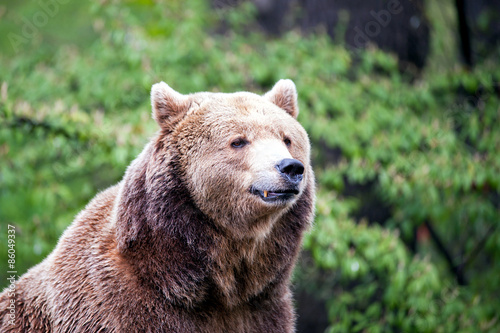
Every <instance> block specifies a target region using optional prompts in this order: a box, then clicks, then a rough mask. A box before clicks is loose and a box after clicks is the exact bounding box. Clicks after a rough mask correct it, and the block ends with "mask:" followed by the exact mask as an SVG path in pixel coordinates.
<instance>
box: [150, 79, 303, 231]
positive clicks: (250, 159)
mask: <svg viewBox="0 0 500 333" xmlns="http://www.w3.org/2000/svg"><path fill="white" fill-rule="evenodd" d="M152 105H153V116H154V118H155V119H156V121H157V122H158V124H159V125H160V127H161V128H162V130H163V134H162V135H163V136H169V137H170V138H169V142H168V149H171V148H172V147H175V148H176V150H177V154H178V155H177V158H178V161H179V169H180V174H181V175H182V177H183V182H184V183H185V184H186V186H187V188H188V190H189V192H190V194H191V196H192V198H193V200H194V202H195V204H196V205H197V207H198V208H199V209H200V210H201V211H202V212H203V213H204V214H205V215H207V216H208V217H209V218H211V219H212V220H214V221H216V222H217V223H218V224H219V225H220V226H221V227H223V228H224V229H225V230H227V231H228V232H230V233H231V234H232V235H233V236H235V237H237V238H263V237H265V236H266V235H267V234H268V233H269V231H270V230H271V229H272V225H273V224H274V222H275V221H276V220H277V219H278V218H279V217H280V216H282V215H283V214H284V213H286V212H287V211H288V210H289V209H290V208H291V207H292V206H293V205H294V204H295V203H296V201H297V200H298V198H300V196H301V194H302V192H303V190H304V187H305V184H306V183H307V182H308V178H309V177H312V176H311V170H309V169H310V166H309V165H310V162H309V140H308V137H307V134H306V132H305V131H304V129H303V128H302V126H300V124H299V123H298V122H297V121H296V117H297V115H298V107H297V94H296V90H295V85H294V84H293V82H292V81H290V80H281V81H279V82H278V83H277V84H276V85H275V87H274V88H273V89H272V90H271V91H270V92H269V93H267V94H266V95H265V96H263V97H262V96H258V95H255V94H252V93H248V92H239V93H233V94H222V93H198V94H194V95H188V96H184V95H181V94H179V93H177V92H175V91H174V90H172V89H171V88H170V87H169V86H168V85H166V84H165V83H159V84H156V85H155V86H153V89H152ZM221 120H222V121H221ZM166 149H167V148H166Z"/></svg>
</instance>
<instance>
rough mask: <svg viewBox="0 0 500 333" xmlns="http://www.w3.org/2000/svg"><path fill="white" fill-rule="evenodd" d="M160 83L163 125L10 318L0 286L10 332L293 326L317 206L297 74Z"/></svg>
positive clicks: (22, 283)
mask: <svg viewBox="0 0 500 333" xmlns="http://www.w3.org/2000/svg"><path fill="white" fill-rule="evenodd" d="M151 96H152V97H151V98H152V105H153V117H154V119H155V120H156V121H157V122H158V124H159V125H160V128H161V130H160V132H159V133H158V134H157V136H156V137H155V138H153V139H152V141H151V142H150V143H149V144H148V145H147V146H146V147H145V149H144V151H143V152H142V153H141V154H140V155H139V157H138V158H137V159H136V160H135V161H134V162H132V164H131V165H130V166H129V168H128V169H127V172H126V174H125V176H124V178H123V180H122V181H121V182H120V183H119V184H118V185H116V186H114V187H111V188H109V189H107V190H105V191H104V192H102V193H100V194H99V195H97V196H96V197H95V198H94V199H93V200H92V201H91V202H90V203H89V204H88V205H87V207H86V208H85V209H84V210H83V211H82V212H81V213H80V214H79V215H78V216H77V217H76V219H75V221H74V222H73V224H72V225H71V226H70V227H69V228H68V229H67V230H66V232H65V233H64V234H63V236H62V237H61V239H60V241H59V243H58V245H57V247H56V248H55V250H54V251H53V252H52V253H51V254H50V255H49V256H48V257H47V258H46V259H45V260H44V261H43V262H42V263H40V264H39V265H37V266H35V267H33V268H32V269H31V270H29V271H28V273H26V274H25V275H23V276H22V277H21V278H20V279H19V281H18V282H17V283H16V295H15V306H16V307H15V316H14V317H15V318H14V319H13V320H11V317H10V313H9V309H8V308H7V307H8V306H9V304H10V303H9V302H10V300H11V298H9V295H8V293H7V290H6V291H4V292H3V293H2V294H0V331H1V332H179V333H181V332H182V333H184V332H186V333H193V332H207V333H214V332H215V333H217V332H271V333H272V332H293V331H294V311H293V307H292V296H291V293H290V288H289V279H290V274H291V271H292V268H293V266H294V263H295V260H296V258H297V254H298V251H299V246H300V243H301V239H302V234H303V232H304V230H305V229H306V228H307V226H308V225H309V224H310V223H311V220H312V217H313V206H314V176H313V172H312V169H311V167H310V162H309V141H308V138H307V135H306V133H305V131H304V130H303V129H302V127H301V126H300V125H299V124H298V123H297V121H296V120H295V119H294V118H295V117H296V116H297V114H298V108H297V101H296V91H295V86H294V84H293V83H292V82H291V81H289V80H282V81H279V82H278V83H277V84H276V85H275V87H274V88H273V89H272V90H271V91H270V92H269V93H267V94H266V95H265V96H258V95H255V94H251V93H246V92H240V93H234V94H212V93H197V94H193V95H187V96H185V95H181V94H179V93H177V92H175V91H174V90H172V89H171V88H170V87H169V86H167V85H166V84H164V83H160V84H157V85H155V86H153V89H152V94H151ZM284 159H286V160H287V161H289V160H291V159H294V161H295V160H298V161H300V162H301V163H302V165H303V169H302V170H300V167H299V166H297V165H300V163H295V164H294V165H295V167H296V170H295V171H296V172H295V173H287V172H290V171H286V172H285V171H283V169H284V167H283V165H281V166H280V161H284ZM297 170H298V171H297ZM284 190H286V191H288V192H287V193H283V191H284Z"/></svg>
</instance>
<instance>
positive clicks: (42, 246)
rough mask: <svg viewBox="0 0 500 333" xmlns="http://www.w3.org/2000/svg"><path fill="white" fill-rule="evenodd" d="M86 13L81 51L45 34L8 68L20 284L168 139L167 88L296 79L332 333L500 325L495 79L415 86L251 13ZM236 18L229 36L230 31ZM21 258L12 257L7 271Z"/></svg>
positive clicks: (379, 55)
mask: <svg viewBox="0 0 500 333" xmlns="http://www.w3.org/2000/svg"><path fill="white" fill-rule="evenodd" d="M30 6H35V5H30V4H25V5H24V6H21V7H20V8H21V9H22V10H23V12H24V11H26V12H28V11H29V10H31V11H33V10H36V8H35V9H33V8H31V9H30ZM68 6H70V5H68ZM78 8H79V10H80V12H83V13H86V14H87V17H88V20H87V21H88V22H89V23H88V24H89V26H92V27H93V31H91V32H89V30H90V28H89V26H85V25H84V26H82V28H81V29H82V30H81V32H82V33H83V34H84V36H83V37H82V38H83V39H84V40H85V38H94V39H93V41H92V42H88V43H86V44H85V45H84V46H81V45H79V44H68V43H64V44H60V45H59V46H58V47H57V48H53V47H51V45H50V43H46V42H47V41H51V40H52V39H50V38H49V37H47V36H48V33H45V31H41V33H40V36H38V38H35V39H33V40H32V41H30V45H24V49H23V50H22V52H18V53H17V54H16V56H11V55H7V54H1V55H0V84H1V87H2V88H1V94H0V221H1V222H2V224H1V228H2V231H1V232H2V233H3V234H4V235H6V225H7V224H13V225H15V226H16V230H17V234H16V236H17V238H16V260H17V261H16V268H17V270H18V272H19V274H22V273H23V272H25V271H26V270H27V269H28V268H29V267H31V266H33V265H34V264H36V263H37V262H40V261H41V260H42V259H43V258H44V257H45V256H46V255H47V254H48V253H50V251H51V250H52V249H53V247H54V246H55V243H56V242H57V239H58V238H59V237H60V235H61V233H62V232H63V230H64V229H65V228H66V227H67V225H68V224H69V223H70V222H71V220H72V219H73V216H74V215H75V214H77V213H78V211H79V210H81V209H82V208H83V207H84V205H85V204H86V203H87V202H88V201H89V200H90V199H91V198H92V197H93V196H94V195H95V193H96V192H98V191H99V190H102V189H104V188H106V187H107V186H109V185H111V184H114V183H116V182H117V181H119V180H120V178H121V176H122V175H123V173H124V171H125V168H126V166H127V165H128V164H129V163H130V161H131V160H132V159H133V158H134V157H135V156H136V155H137V154H138V152H139V151H140V150H141V149H142V146H143V145H144V143H145V142H146V141H147V138H148V137H149V136H151V135H152V133H153V132H154V131H155V130H156V126H155V124H154V122H153V121H152V120H151V119H150V106H149V89H150V87H151V85H152V84H153V83H156V82H158V81H161V80H164V81H166V82H167V83H169V84H171V85H172V86H173V87H174V88H175V89H177V90H179V91H180V92H182V93H189V92H195V91H202V90H212V91H235V90H249V91H257V92H265V91H266V90H267V89H269V88H270V87H271V86H272V84H274V82H276V81H277V80H278V79H280V78H291V79H293V80H294V81H295V83H296V85H297V87H298V90H299V95H300V96H299V101H300V104H301V105H300V106H301V113H300V115H299V120H300V121H301V123H302V124H303V125H304V126H305V127H306V129H307V131H308V133H309V135H310V137H311V140H312V143H313V156H314V161H315V169H316V174H317V178H318V187H319V193H318V207H317V219H316V223H315V226H314V228H313V229H312V230H311V232H310V233H309V234H308V235H307V236H306V239H305V242H304V247H305V249H306V257H307V256H308V257H309V259H310V260H304V261H303V263H302V264H301V265H300V269H299V270H298V271H297V274H296V275H297V277H296V281H297V283H298V285H299V287H298V288H307V289H310V290H311V291H312V292H314V293H315V294H316V295H317V296H318V297H320V298H322V299H324V300H325V301H326V304H327V309H328V313H329V318H330V322H331V327H330V328H329V331H330V332H443V333H446V332H476V331H481V332H497V331H498V330H499V329H500V318H499V317H498V314H497V311H496V310H497V309H498V308H499V307H500V301H499V300H498V299H497V297H495V296H496V295H498V292H499V290H500V286H499V279H498V276H499V274H500V260H499V259H500V258H499V256H500V230H499V229H498V228H497V224H498V221H500V213H499V206H498V205H499V203H498V202H499V194H500V188H499V187H500V157H499V156H500V155H499V154H498V151H499V150H500V131H499V130H498V123H499V120H500V119H499V117H500V109H499V105H500V98H499V94H498V81H499V78H500V69H499V68H498V66H495V65H494V64H493V65H491V63H486V64H485V65H483V66H482V67H479V68H477V69H475V70H474V71H472V72H465V71H462V70H460V69H457V68H456V67H451V66H446V68H445V69H443V70H441V71H438V70H433V71H429V72H427V73H425V75H424V76H423V77H421V78H417V79H416V80H414V81H413V82H410V80H409V79H408V78H407V77H405V75H404V74H401V73H399V71H398V64H397V61H396V59H394V58H393V57H392V56H391V55H388V54H385V53H383V52H381V51H378V50H373V49H370V50H366V51H362V52H361V51H359V52H356V53H351V52H348V51H347V50H346V49H345V48H344V47H343V46H342V45H332V43H331V41H330V40H329V39H328V38H327V37H326V36H323V35H310V36H307V37H305V36H302V35H300V34H298V33H297V32H290V33H288V34H286V35H285V36H283V37H282V38H280V39H279V40H278V39H268V38H266V37H264V36H262V35H261V34H259V33H256V32H254V31H255V29H250V28H252V27H253V26H252V25H253V23H252V22H253V17H254V15H255V8H253V7H252V6H251V5H249V4H244V5H241V6H238V7H237V8H232V7H231V8H229V9H224V10H215V9H211V8H209V7H208V5H207V3H206V2H204V1H201V0H188V1H169V2H168V3H165V2H162V1H143V0H134V1H132V0H130V1H124V2H122V3H115V4H106V5H100V4H98V3H94V4H86V5H82V4H79V5H78ZM21 9H19V10H21ZM68 11H69V10H68ZM61 15H62V14H61ZM56 19H58V17H55V18H54V20H56ZM221 19H223V20H224V22H225V24H227V25H228V26H230V27H231V29H230V30H229V31H228V32H226V33H224V34H222V35H220V34H216V33H215V31H217V30H218V28H217V24H218V23H217V22H219V21H220V20H221ZM10 23H11V24H10V25H9V22H7V23H2V24H4V25H1V24H0V31H2V30H1V29H2V27H3V29H4V30H5V29H11V27H12V22H10ZM89 36H90V37H89ZM92 36H94V37H92ZM438 44H439V43H438ZM435 67H437V66H433V67H432V68H435ZM352 184H361V185H368V184H371V185H370V186H371V187H370V193H368V194H367V195H370V196H373V197H376V198H378V199H379V200H382V202H383V203H384V205H386V206H387V207H389V208H388V209H389V210H390V219H389V220H388V221H386V222H385V224H384V225H380V224H376V223H374V222H373V221H370V222H368V221H367V219H366V218H365V217H364V216H363V215H362V214H361V213H360V212H362V210H360V208H361V207H362V206H363V205H364V204H365V201H364V199H365V197H364V196H363V197H360V196H352V195H349V191H348V189H349V187H350V186H352ZM360 214H361V216H360ZM355 217H356V218H357V219H355ZM378 222H382V221H378ZM422 225H429V226H432V227H433V228H434V229H435V230H434V231H435V232H436V234H438V235H440V237H441V241H442V242H443V243H444V244H445V245H446V247H447V250H448V251H449V252H450V253H451V257H452V260H453V262H452V263H451V264H452V265H454V266H455V267H460V268H461V269H462V271H463V272H465V273H464V278H465V279H466V280H467V285H466V286H459V285H457V283H456V281H455V280H456V279H455V278H456V277H455V276H454V274H453V271H452V270H450V268H449V267H448V266H449V265H450V263H448V262H447V261H446V260H444V259H443V258H444V257H443V255H442V253H441V252H440V251H439V249H438V248H436V247H434V246H433V245H432V244H433V243H432V241H429V240H425V239H423V240H422V239H420V240H418V239H417V241H418V242H417V243H418V246H416V249H415V251H416V252H415V253H414V252H412V251H411V250H409V247H408V246H407V245H406V244H409V243H411V241H412V239H413V238H414V235H415V230H417V229H419V228H422ZM419 230H420V229H419ZM413 240H415V239H413ZM6 248H7V245H6V239H5V237H2V238H0V249H6ZM6 255H7V251H6V250H5V251H4V250H0V262H2V263H4V262H7V256H6ZM2 267H3V266H2ZM5 274H6V272H5V271H2V272H0V278H1V281H4V282H3V283H4V285H5V284H6V282H5V281H6V280H5Z"/></svg>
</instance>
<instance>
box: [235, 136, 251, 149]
mask: <svg viewBox="0 0 500 333" xmlns="http://www.w3.org/2000/svg"><path fill="white" fill-rule="evenodd" d="M247 144H248V141H246V140H245V139H242V138H239V139H236V140H234V141H233V142H231V147H233V148H243V147H244V146H246V145H247Z"/></svg>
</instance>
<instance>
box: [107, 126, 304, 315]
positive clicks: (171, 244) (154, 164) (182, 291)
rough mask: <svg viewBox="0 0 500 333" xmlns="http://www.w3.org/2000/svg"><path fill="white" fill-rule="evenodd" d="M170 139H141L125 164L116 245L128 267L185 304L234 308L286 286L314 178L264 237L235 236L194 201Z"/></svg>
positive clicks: (173, 300) (169, 298) (175, 302)
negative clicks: (132, 157)
mask: <svg viewBox="0 0 500 333" xmlns="http://www.w3.org/2000/svg"><path fill="white" fill-rule="evenodd" d="M169 144H170V142H169V140H168V135H167V136H165V135H160V136H159V137H158V138H157V139H156V140H153V142H152V143H150V144H148V145H147V146H146V148H145V149H144V151H143V152H142V153H141V154H140V155H139V157H138V158H137V159H136V160H135V161H134V162H133V163H132V164H131V165H130V167H129V168H128V170H127V172H126V174H125V177H124V179H123V181H122V183H121V185H120V186H121V189H120V192H119V195H118V197H117V200H116V202H115V208H114V213H113V215H114V216H113V222H114V224H115V228H116V237H117V243H118V250H119V252H120V253H121V255H122V257H123V259H124V260H125V261H126V262H127V263H128V265H129V267H131V269H132V270H133V273H134V274H135V275H136V276H137V277H138V279H139V280H140V281H141V282H142V283H143V284H144V285H145V286H148V287H150V288H152V289H153V290H158V291H160V292H161V293H162V294H163V295H164V297H165V298H166V300H167V301H168V302H170V303H171V304H173V305H176V306H183V307H186V308H197V307H203V308H204V309H206V308H207V306H223V307H225V308H231V307H236V306H238V305H240V304H242V303H244V302H249V301H252V302H255V301H256V300H262V301H263V300H265V299H269V298H270V297H276V296H283V295H284V294H285V293H288V283H287V281H288V279H289V278H290V274H291V270H292V268H293V264H294V262H295V260H296V257H297V255H298V251H299V247H300V243H301V240H302V234H303V231H304V230H305V229H306V228H307V226H308V225H309V224H310V222H311V220H312V216H313V211H312V209H313V208H312V207H313V200H314V198H313V197H314V188H313V187H314V184H313V181H311V182H309V184H307V186H306V188H305V190H304V193H303V194H302V196H301V198H300V199H299V201H298V202H297V203H296V204H295V205H294V206H293V207H292V209H290V210H289V211H287V212H286V213H285V214H284V215H282V216H281V217H280V218H279V219H278V221H276V222H275V223H274V225H273V228H272V230H271V231H270V235H268V237H266V238H265V239H260V240H252V239H245V240H241V239H237V238H235V237H233V236H232V235H231V234H230V233H228V232H227V231H226V230H224V229H222V228H220V227H219V226H218V225H217V223H215V222H214V221H213V220H211V219H210V218H208V217H207V216H206V215H204V214H203V213H202V212H201V211H200V210H199V209H198V208H197V207H196V205H195V203H194V201H193V199H192V198H191V196H190V194H189V191H188V190H187V188H186V186H185V185H184V183H183V181H182V174H181V172H180V170H179V166H178V165H177V163H176V161H177V160H178V159H177V158H176V155H175V154H176V153H175V150H173V149H165V148H164V145H169ZM167 152H168V153H167ZM311 172H312V171H311ZM308 178H309V179H313V177H312V175H311V177H308ZM284 236H285V237H284ZM276 294H279V295H276Z"/></svg>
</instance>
